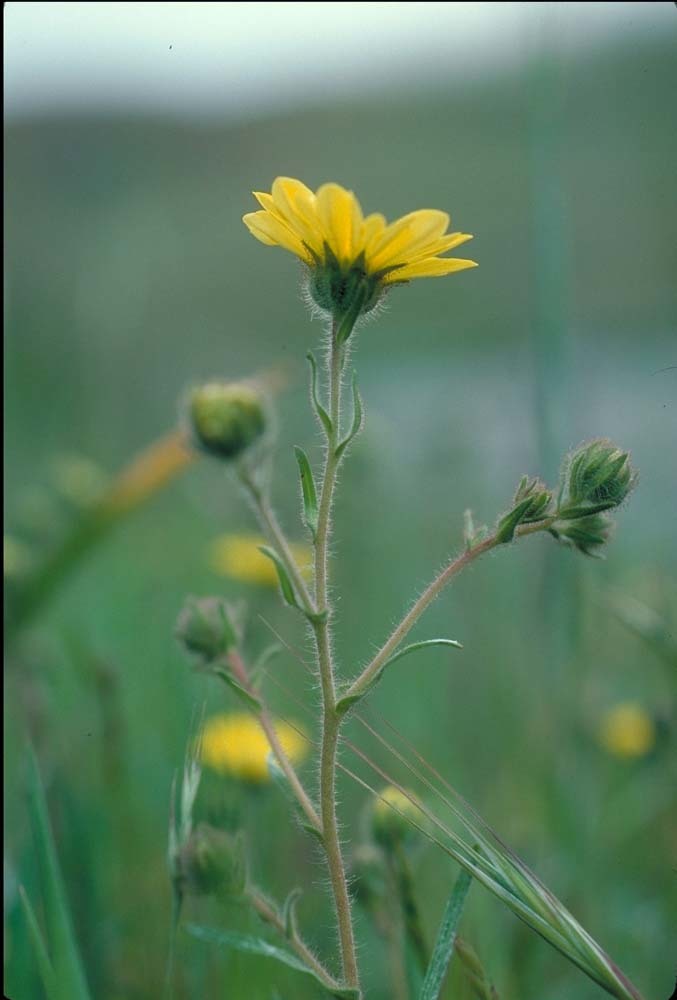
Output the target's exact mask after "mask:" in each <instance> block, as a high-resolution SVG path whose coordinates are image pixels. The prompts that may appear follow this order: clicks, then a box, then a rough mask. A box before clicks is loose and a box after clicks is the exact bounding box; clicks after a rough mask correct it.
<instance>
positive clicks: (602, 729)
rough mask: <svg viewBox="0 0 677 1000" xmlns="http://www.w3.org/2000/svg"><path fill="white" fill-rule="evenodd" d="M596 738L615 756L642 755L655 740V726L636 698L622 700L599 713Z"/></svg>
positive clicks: (649, 748) (650, 748)
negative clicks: (600, 717) (635, 700)
mask: <svg viewBox="0 0 677 1000" xmlns="http://www.w3.org/2000/svg"><path fill="white" fill-rule="evenodd" d="M598 739H599V742H600V744H601V745H602V746H603V747H604V749H605V750H607V751H608V752H609V753H611V754H613V755H614V756H615V757H625V758H631V757H644V756H645V755H646V754H648V753H649V751H650V750H652V749H653V746H654V744H655V742H656V727H655V724H654V721H653V719H652V718H651V716H650V715H649V714H648V712H646V711H645V709H643V708H642V706H641V705H639V704H638V703H637V702H633V701H627V702H621V703H619V704H618V705H614V706H613V708H610V709H609V710H608V711H607V712H606V713H605V714H604V715H603V716H602V719H601V723H600V726H599V730H598Z"/></svg>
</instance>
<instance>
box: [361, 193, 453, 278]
mask: <svg viewBox="0 0 677 1000" xmlns="http://www.w3.org/2000/svg"><path fill="white" fill-rule="evenodd" d="M448 225H449V216H448V215H447V213H446V212H439V211H437V209H433V208H424V209H420V210H419V211H418V212H410V213H409V215H404V216H402V218H401V219H398V220H397V221H396V222H393V223H392V224H391V225H390V226H388V227H387V228H386V229H385V230H384V232H383V234H382V236H381V239H380V241H379V242H378V243H377V244H376V245H375V246H374V248H373V250H372V254H371V257H370V260H369V266H370V268H372V269H373V270H375V271H379V270H380V269H381V268H382V267H392V265H393V264H400V263H403V262H404V261H407V260H409V259H410V255H412V254H415V253H417V252H418V251H421V250H423V249H424V248H425V247H426V246H427V245H428V244H431V243H434V242H436V241H438V240H439V239H441V237H442V236H443V235H444V233H445V231H446V229H447V226H448Z"/></svg>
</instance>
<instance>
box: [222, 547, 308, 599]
mask: <svg viewBox="0 0 677 1000" xmlns="http://www.w3.org/2000/svg"><path fill="white" fill-rule="evenodd" d="M261 545H266V540H265V538H262V537H260V536H259V535H220V536H219V537H218V538H217V539H215V541H214V542H212V544H211V547H210V555H211V558H210V563H211V567H212V569H213V570H214V571H215V572H216V573H219V574H220V575H221V576H230V577H232V578H233V579H234V580H240V581H242V582H243V583H254V584H259V585H261V586H264V587H277V585H278V576H277V570H276V569H275V566H274V564H273V562H272V561H271V560H270V559H269V558H268V556H264V554H263V552H261V551H260V548H259V546H261ZM290 547H291V550H292V555H293V556H294V559H295V560H296V563H297V564H298V566H299V568H300V569H301V572H302V573H303V574H304V576H307V575H309V574H310V572H311V564H312V553H311V550H310V548H309V547H308V546H307V545H302V544H292V545H291V546H290Z"/></svg>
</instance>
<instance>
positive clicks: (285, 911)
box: [281, 889, 303, 939]
mask: <svg viewBox="0 0 677 1000" xmlns="http://www.w3.org/2000/svg"><path fill="white" fill-rule="evenodd" d="M302 895H303V890H302V889H292V890H291V892H290V893H289V895H288V896H287V898H286V899H285V901H284V903H283V904H282V914H281V915H282V919H283V921H284V933H285V935H286V936H287V937H288V938H290V939H291V938H293V937H294V935H295V934H296V904H297V903H298V901H299V899H300V898H301V896H302Z"/></svg>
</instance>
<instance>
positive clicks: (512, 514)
mask: <svg viewBox="0 0 677 1000" xmlns="http://www.w3.org/2000/svg"><path fill="white" fill-rule="evenodd" d="M551 501H552V493H551V492H550V490H549V489H547V487H546V486H545V484H544V483H542V482H541V480H540V479H529V477H528V476H523V477H522V479H521V481H520V484H519V486H518V487H517V492H516V493H515V497H514V499H513V502H512V507H511V509H510V510H509V511H508V513H507V514H504V515H503V517H502V518H501V519H500V520H499V522H498V525H497V527H496V540H497V542H499V543H501V544H502V543H505V542H511V541H512V539H513V537H514V535H515V530H516V528H517V526H518V525H520V524H530V523H533V522H534V521H541V520H542V519H543V518H544V517H546V516H547V513H548V508H549V507H550V503H551Z"/></svg>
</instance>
